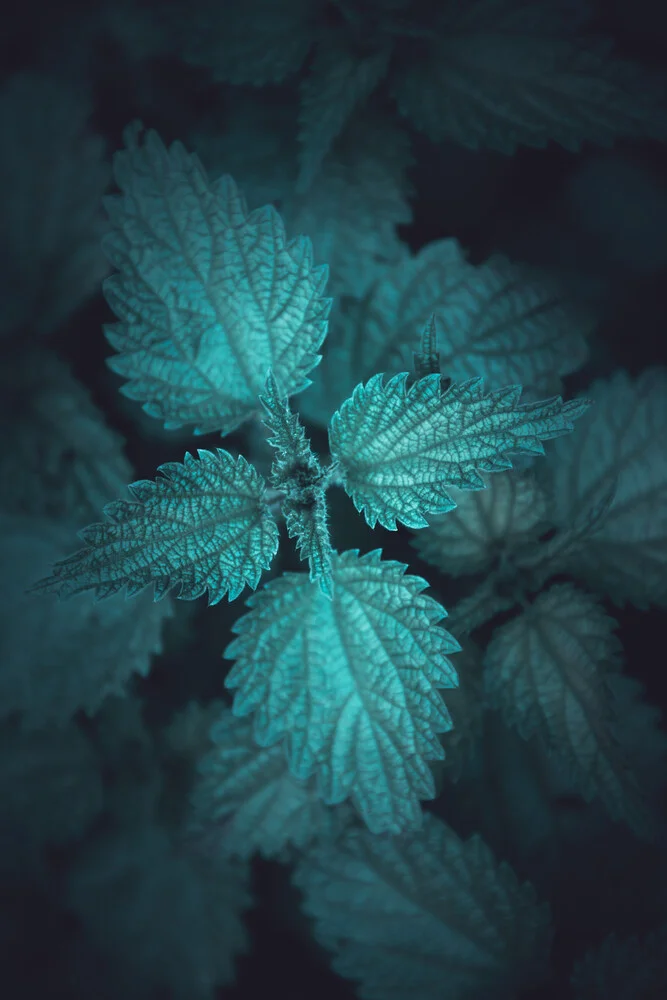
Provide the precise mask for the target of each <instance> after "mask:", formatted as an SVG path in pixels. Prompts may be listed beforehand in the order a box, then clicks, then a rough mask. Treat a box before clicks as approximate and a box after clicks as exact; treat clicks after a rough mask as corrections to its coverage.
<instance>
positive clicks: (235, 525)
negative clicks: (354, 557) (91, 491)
mask: <svg viewBox="0 0 667 1000" xmlns="http://www.w3.org/2000/svg"><path fill="white" fill-rule="evenodd" d="M198 455H199V460H197V459H196V458H194V457H193V456H192V455H190V454H186V455H185V459H184V461H183V464H181V463H179V462H168V463H167V464H166V465H161V466H160V467H159V468H158V472H159V473H161V476H160V478H158V479H156V480H155V481H151V480H147V479H143V480H140V481H139V482H136V483H132V484H131V485H130V486H129V487H128V489H129V490H130V493H131V494H132V497H133V499H132V500H116V501H114V502H113V503H110V504H107V505H106V507H105V508H104V513H105V515H106V516H107V518H108V522H103V523H100V524H91V525H90V526H89V527H88V528H84V530H83V531H81V532H80V533H79V535H80V537H81V538H82V540H83V542H84V547H83V548H82V549H79V551H78V552H75V553H74V555H71V556H69V557H68V558H67V559H64V560H62V561H61V562H58V563H56V565H55V567H54V571H53V575H52V576H50V577H47V578H46V579H45V580H41V581H40V582H39V583H37V584H36V585H35V587H34V588H33V590H34V591H35V592H37V593H44V592H50V591H53V592H56V593H58V594H60V596H61V597H69V596H70V595H71V594H78V593H80V592H81V591H84V590H94V591H95V596H96V598H98V599H99V598H102V597H109V595H111V594H115V593H116V592H117V591H118V590H120V589H121V588H122V587H127V595H128V597H132V596H134V595H135V594H138V593H139V592H140V591H141V590H143V589H144V587H147V586H148V584H149V583H151V582H152V583H153V584H154V588H155V600H156V601H159V600H161V599H162V598H163V597H164V596H165V594H167V593H168V592H169V591H170V590H171V589H172V588H173V587H179V592H178V594H177V595H176V596H177V597H180V598H181V599H182V600H188V601H189V600H194V599H195V598H197V597H200V596H201V595H202V594H204V593H206V592H207V591H208V600H209V604H217V603H218V601H221V600H222V598H223V597H224V596H225V594H226V593H229V600H230V601H231V600H234V598H236V597H238V595H239V594H240V593H241V591H242V590H243V588H244V587H245V585H246V583H247V584H249V585H250V586H251V587H253V588H254V587H256V586H257V584H258V583H259V578H260V574H261V573H262V570H264V569H267V568H268V566H269V565H270V564H271V560H272V559H273V557H274V555H275V554H276V552H277V550H278V525H277V524H276V522H275V520H274V518H273V515H272V514H271V511H270V510H269V507H268V505H267V503H266V501H265V499H264V489H265V485H264V481H263V479H262V477H261V476H260V475H259V474H258V473H257V472H256V471H255V469H253V467H252V466H251V465H250V464H249V463H248V462H246V460H245V459H244V458H243V457H239V458H237V459H234V458H233V457H232V456H231V455H230V454H229V453H228V452H226V451H223V449H222V448H218V449H217V450H216V451H215V452H211V451H204V450H200V451H199V452H198Z"/></svg>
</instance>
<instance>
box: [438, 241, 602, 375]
mask: <svg viewBox="0 0 667 1000" xmlns="http://www.w3.org/2000/svg"><path fill="white" fill-rule="evenodd" d="M594 324H595V317H594V316H593V314H592V312H591V310H590V309H589V308H588V307H586V306H584V304H583V303H577V302H575V301H573V299H572V296H571V295H570V294H568V293H567V292H566V290H565V289H564V288H563V287H562V286H561V284H560V282H559V280H558V279H557V278H555V277H554V276H553V275H549V274H547V273H546V272H544V271H540V270H539V269H537V268H531V267H527V266H526V265H523V264H515V263H512V262H511V261H509V260H507V259H506V258H505V257H497V256H494V257H491V258H490V259H489V260H487V261H486V262H485V263H484V264H480V265H479V266H478V267H474V268H472V267H469V268H468V269H467V270H466V272H465V275H464V276H463V280H462V281H460V282H458V283H456V284H455V285H454V286H453V287H452V288H451V289H450V291H449V293H448V295H447V297H446V300H445V302H444V308H442V309H440V310H439V311H437V313H436V328H437V332H438V347H439V350H440V370H441V372H442V373H443V375H447V376H448V377H449V378H451V379H452V380H453V381H457V382H458V381H462V380H464V379H467V378H474V377H476V376H478V375H482V376H483V377H484V378H485V379H486V380H487V382H488V384H489V385H490V386H491V387H492V388H497V387H498V386H500V385H502V384H504V383H508V382H520V383H521V384H522V385H523V387H524V391H525V390H526V388H528V387H529V388H530V389H532V390H538V389H539V388H540V387H542V388H545V389H546V390H547V391H548V387H549V384H550V380H551V379H553V377H554V376H558V375H568V374H569V373H570V372H573V371H576V369H577V368H580V367H581V366H582V365H583V364H584V362H585V361H586V357H587V354H588V349H587V345H586V340H585V337H586V335H588V334H590V333H591V331H592V328H593V326H594Z"/></svg>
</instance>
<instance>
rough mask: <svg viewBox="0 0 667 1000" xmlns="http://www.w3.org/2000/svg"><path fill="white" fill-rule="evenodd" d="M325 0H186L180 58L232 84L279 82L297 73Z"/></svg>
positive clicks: (305, 54) (309, 45)
mask: <svg viewBox="0 0 667 1000" xmlns="http://www.w3.org/2000/svg"><path fill="white" fill-rule="evenodd" d="M324 6H325V0H281V2H280V3H276V0H225V2H224V4H220V3H217V2H216V0H208V2H205V3H203V4H200V3H197V4H195V5H194V7H193V6H192V5H191V4H189V3H188V4H187V18H182V19H181V20H182V24H181V27H182V28H183V26H185V36H184V40H185V45H184V58H185V59H186V60H187V61H188V62H190V63H193V64H194V65H196V66H206V67H207V68H208V69H210V70H211V72H212V74H213V77H214V79H216V80H224V81H227V82H228V83H234V84H253V85H254V86H256V87H261V86H264V85H265V84H267V83H280V82H281V81H282V80H284V79H285V78H286V77H288V76H290V75H291V74H292V73H296V72H297V70H298V69H299V68H300V66H301V64H302V63H303V62H304V60H305V58H306V56H307V55H308V51H309V49H310V47H311V44H312V40H313V31H314V29H315V26H316V24H317V21H318V19H319V17H320V15H321V12H322V10H323V8H324Z"/></svg>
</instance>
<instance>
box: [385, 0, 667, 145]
mask: <svg viewBox="0 0 667 1000" xmlns="http://www.w3.org/2000/svg"><path fill="white" fill-rule="evenodd" d="M578 8H579V9H578ZM580 10H581V5H578V4H566V5H565V6H564V5H563V4H561V3H556V4H554V3H551V2H549V0H546V2H542V3H535V4H533V3H531V4H526V3H524V2H523V0H501V2H498V0H466V2H465V3H460V2H457V3H453V4H446V5H444V7H443V9H442V13H441V16H440V26H439V29H438V37H434V38H433V40H431V41H426V42H424V43H423V44H422V45H421V47H420V50H419V58H418V59H414V58H412V59H405V60H404V61H403V63H402V64H400V65H398V66H397V69H396V72H395V74H394V75H393V77H392V89H393V92H394V95H395V97H396V100H397V103H398V107H399V110H400V112H401V114H403V115H405V116H407V117H408V118H409V119H410V121H411V122H412V123H413V125H414V126H415V127H416V128H418V129H420V130H422V131H424V132H426V134H427V135H428V136H429V137H430V138H431V139H432V140H433V141H434V142H441V141H443V140H450V141H453V142H456V143H459V144H461V145H463V146H467V147H468V148H470V149H480V148H486V149H496V150H499V151H500V152H502V153H506V154H508V155H511V154H512V153H513V152H514V151H515V149H516V147H517V146H519V145H523V146H533V147H538V148H543V147H544V146H546V145H547V143H548V142H550V141H553V142H557V143H558V144H559V145H561V146H563V147H564V148H565V149H568V150H573V151H576V150H578V149H579V148H580V147H581V144H582V143H583V142H584V141H585V142H591V143H595V144H596V145H602V146H609V145H611V144H612V143H613V142H614V141H615V140H616V139H618V138H649V137H651V138H656V139H661V140H664V139H665V138H667V112H666V111H665V106H664V97H665V82H664V78H662V77H660V76H659V75H657V74H655V73H653V74H652V73H651V72H650V71H649V70H646V69H644V68H643V67H641V66H640V65H638V64H634V63H632V62H629V61H628V60H624V59H621V58H617V57H616V56H615V54H614V52H613V46H612V44H611V43H610V42H609V41H608V40H606V39H600V38H597V37H595V36H592V37H591V36H589V37H586V35H583V34H582V33H581V30H580V25H579V22H580V21H581V20H582V18H581V13H580ZM570 11H571V12H572V14H571V16H569V17H568V14H569V12H570ZM564 15H565V16H564Z"/></svg>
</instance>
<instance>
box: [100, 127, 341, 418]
mask: <svg viewBox="0 0 667 1000" xmlns="http://www.w3.org/2000/svg"><path fill="white" fill-rule="evenodd" d="M139 133H140V127H139V126H132V127H130V128H129V129H127V131H126V136H125V138H126V145H127V149H126V150H124V151H122V152H119V153H117V154H116V156H115V157H114V171H115V177H116V181H117V183H118V186H119V187H120V189H121V192H122V194H120V195H116V196H114V197H112V198H109V199H107V208H108V212H109V216H110V219H111V222H112V224H113V226H114V231H113V232H112V233H110V234H109V236H108V237H107V238H106V239H105V242H104V249H105V251H106V252H107V254H108V256H109V258H110V260H111V261H112V263H113V264H114V265H115V267H116V268H117V269H118V271H119V273H118V274H115V275H113V276H112V277H110V278H109V279H108V280H107V281H106V282H105V286H104V290H105V295H106V297H107V300H108V302H109V304H110V306H111V308H112V309H113V310H114V312H115V313H116V315H117V316H118V318H119V320H120V322H119V323H117V324H115V325H114V326H112V327H110V328H109V329H108V331H107V339H108V340H109V342H110V343H111V345H112V346H113V347H115V348H116V350H117V351H118V352H119V355H118V357H114V358H111V359H110V361H109V364H110V366H111V367H112V368H113V370H114V371H115V372H117V373H118V374H119V375H122V376H124V377H125V378H127V379H128V380H129V381H128V384H127V385H126V386H124V388H123V392H124V393H125V394H126V395H129V396H130V397H131V398H132V399H138V400H141V401H142V402H143V403H144V409H145V410H146V412H147V413H149V414H150V415H151V416H154V417H158V418H159V419H161V420H164V421H165V425H166V426H167V427H182V426H183V425H184V424H195V425H196V429H197V431H198V432H200V433H206V432H209V431H213V430H220V431H221V432H222V433H223V434H224V433H229V432H230V431H231V430H233V429H234V428H235V427H237V426H238V425H239V424H240V423H241V422H242V421H243V420H245V419H246V418H247V417H249V416H250V415H251V414H252V413H253V412H255V411H256V410H257V408H258V404H257V394H258V393H259V392H261V389H262V386H263V382H264V378H265V376H266V371H267V369H268V368H269V367H273V369H274V372H275V374H276V377H277V378H279V380H280V383H281V385H282V386H283V388H284V389H285V391H286V392H287V393H288V394H290V395H291V394H292V393H295V392H298V391H300V390H301V389H304V388H305V387H306V386H307V385H309V381H308V379H307V378H306V376H307V374H308V372H309V371H310V370H311V369H312V368H313V367H314V366H315V365H316V364H317V362H318V360H319V355H318V354H317V351H318V348H319V347H320V346H321V344H322V341H323V340H324V337H325V336H326V331H327V317H328V315H329V309H330V306H331V302H330V300H329V299H326V298H324V297H323V292H324V287H325V284H326V280H327V270H326V268H325V267H314V266H313V262H312V248H311V245H310V241H309V240H308V239H307V238H306V237H299V238H297V239H294V240H292V241H288V240H287V239H286V236H285V230H284V227H283V224H282V221H281V219H280V217H279V216H278V214H277V213H276V212H275V210H274V209H273V208H271V207H270V206H268V207H266V208H264V209H258V210H257V211H255V212H253V213H251V214H250V215H249V214H248V212H247V209H246V206H245V202H244V200H243V198H242V196H241V195H240V194H239V192H238V190H237V188H236V185H235V184H234V182H233V181H232V179H231V178H230V177H228V176H224V177H222V178H220V180H218V181H216V182H215V183H213V184H212V183H210V182H209V181H208V179H207V177H206V174H205V172H204V169H203V167H202V166H201V164H200V162H199V160H198V158H197V157H196V156H193V155H191V154H188V153H187V152H186V151H185V149H184V148H183V146H182V145H181V144H180V143H174V144H173V145H172V146H171V147H170V148H169V149H168V150H167V149H166V148H165V147H164V145H163V143H162V141H161V140H160V139H159V137H158V136H157V134H156V133H155V132H148V133H147V134H146V137H145V141H144V143H143V145H140V143H139Z"/></svg>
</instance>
